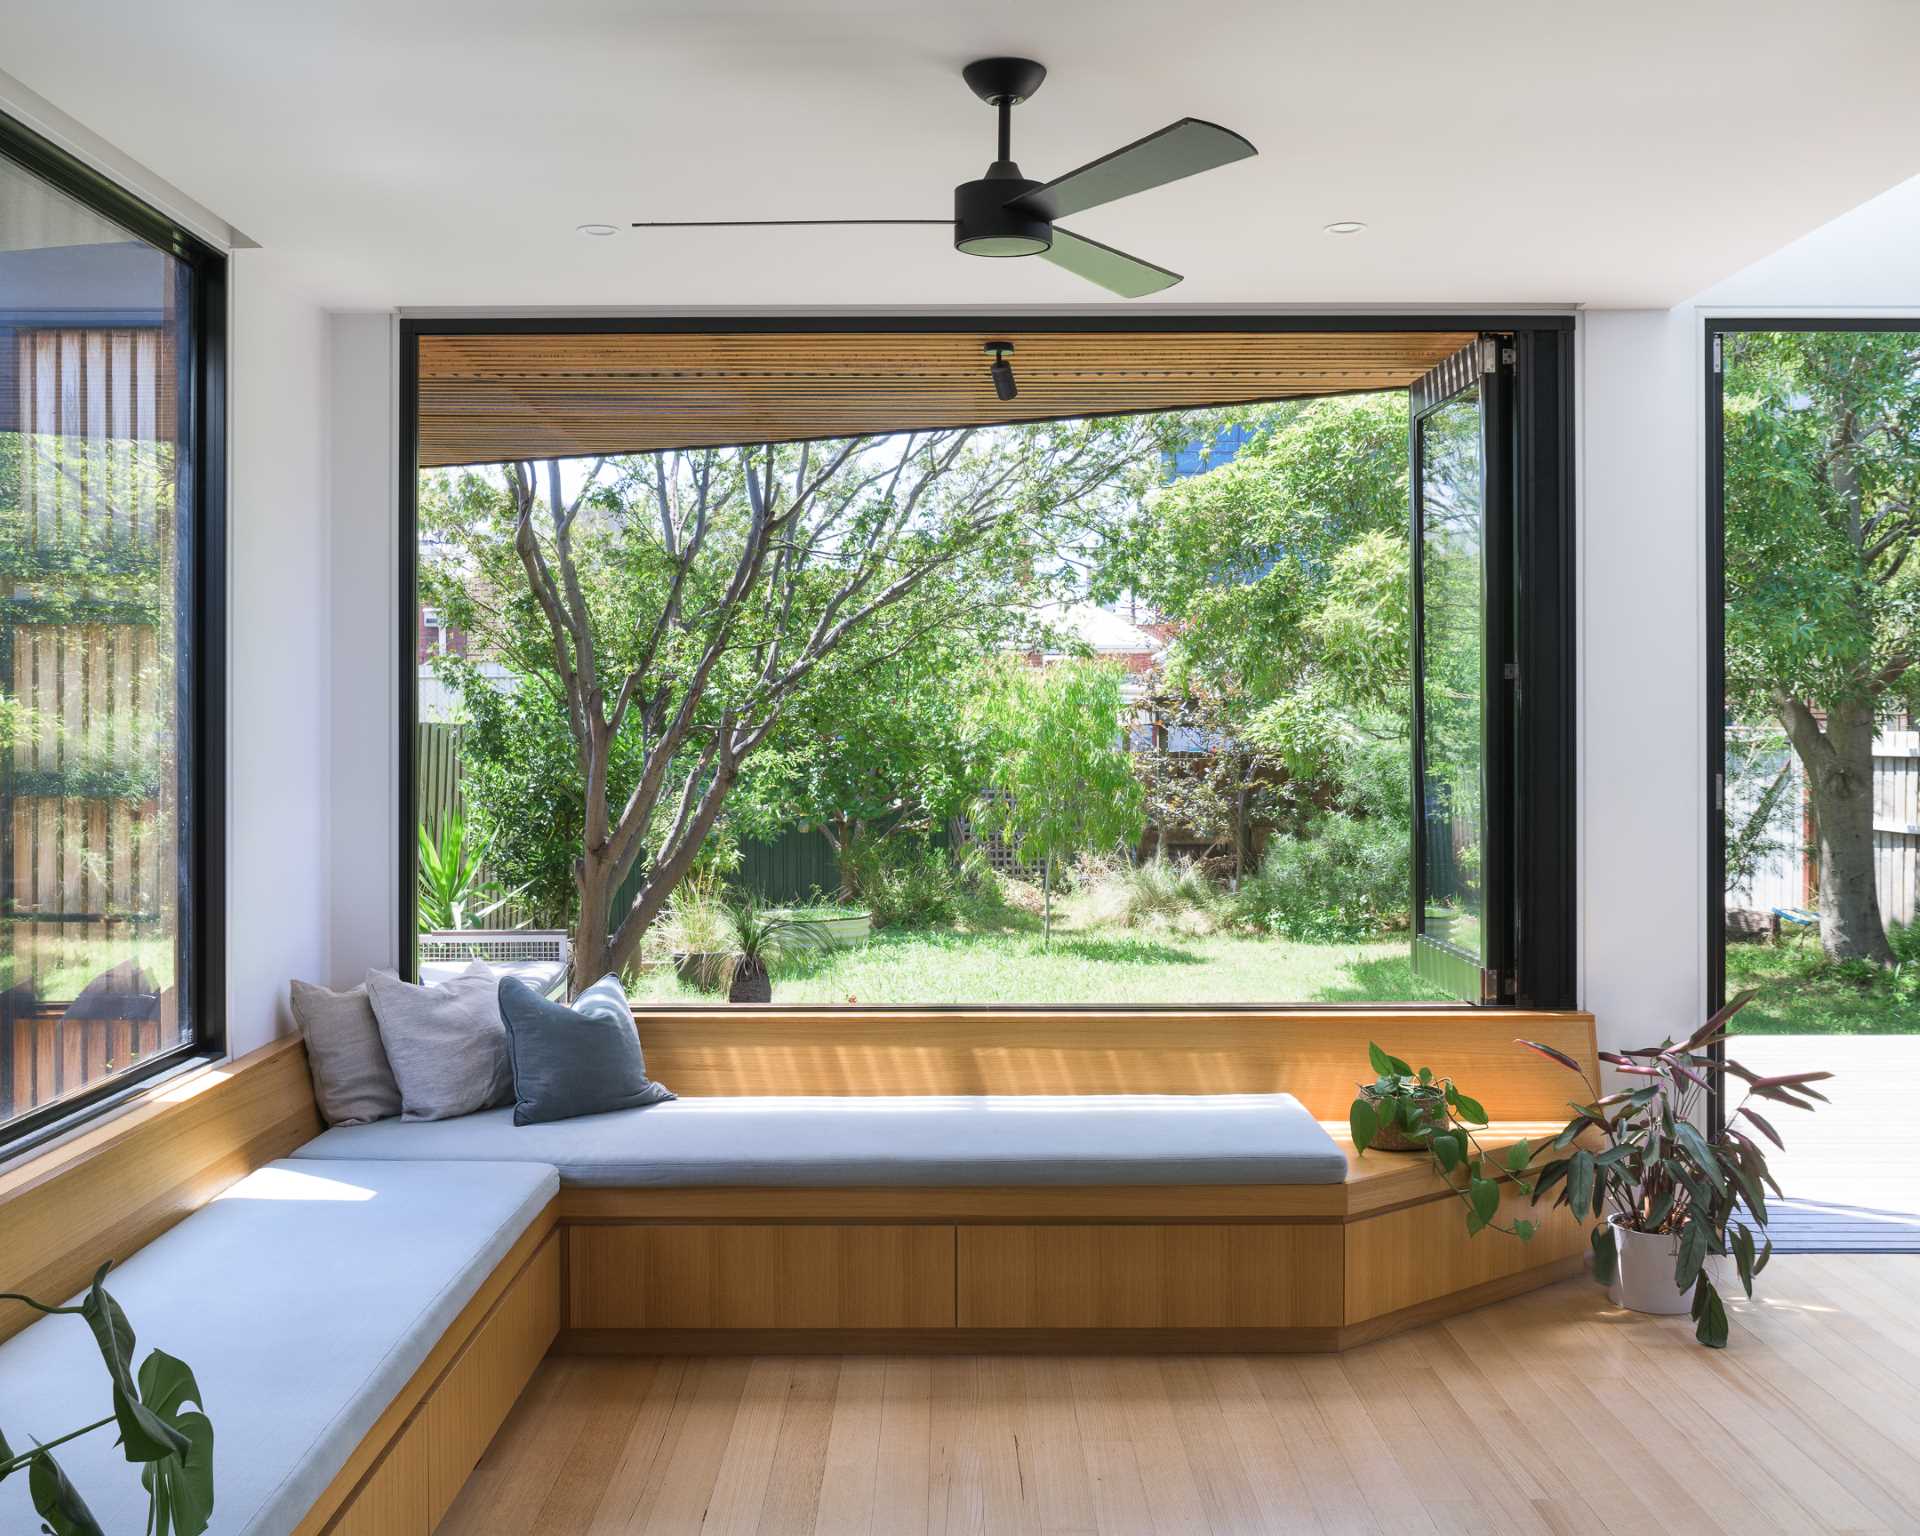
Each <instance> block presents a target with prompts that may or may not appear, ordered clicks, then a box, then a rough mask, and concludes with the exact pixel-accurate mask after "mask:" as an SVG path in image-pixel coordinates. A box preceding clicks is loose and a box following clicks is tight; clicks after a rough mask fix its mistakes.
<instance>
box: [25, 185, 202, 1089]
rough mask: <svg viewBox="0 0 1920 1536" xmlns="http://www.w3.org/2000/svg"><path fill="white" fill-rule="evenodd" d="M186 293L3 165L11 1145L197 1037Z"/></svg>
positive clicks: (161, 266)
mask: <svg viewBox="0 0 1920 1536" xmlns="http://www.w3.org/2000/svg"><path fill="white" fill-rule="evenodd" d="M181 272H182V267H181V264H180V263H178V262H176V261H175V260H174V259H173V258H172V257H170V256H168V255H166V254H164V253H163V252H161V251H159V250H157V249H155V248H154V247H152V246H150V245H147V244H146V243H144V242H143V241H140V240H138V239H136V238H134V237H133V236H132V235H130V234H129V233H128V232H127V231H125V230H123V229H121V228H119V227H118V226H117V225H114V224H112V223H110V222H109V221H107V220H105V219H103V218H101V217H99V216H98V215H97V214H94V213H93V212H91V211H90V210H88V209H86V208H84V207H83V206H81V205H80V204H79V203H76V202H74V201H72V200H71V199H69V198H67V197H65V196H64V195H62V194H61V193H59V192H57V191H55V190H54V189H52V188H51V187H49V186H48V185H46V184H45V183H44V182H42V181H41V180H40V179H39V178H37V177H35V176H33V175H31V174H30V173H28V172H27V171H25V170H24V169H22V168H21V167H19V166H17V165H15V164H13V163H12V162H10V161H7V160H3V159H0V608H3V611H0V1125H4V1124H5V1123H6V1122H8V1121H11V1120H13V1119H15V1118H17V1117H18V1116H20V1115H22V1114H25V1113H27V1112H29V1111H31V1110H34V1109H38V1108H41V1107H43V1106H45V1105H47V1104H50V1103H53V1102H55V1101H57V1100H59V1099H62V1098H64V1097H67V1096H69V1095H71V1094H74V1093H77V1092H79V1091H81V1090H83V1089H85V1088H88V1087H90V1086H92V1085H93V1084H95V1083H98V1082H100V1081H101V1080H102V1079H104V1078H106V1077H108V1076H111V1075H112V1074H114V1073H117V1072H122V1071H125V1070H126V1069H127V1068H128V1067H130V1066H132V1065H134V1064H135V1063H137V1062H139V1061H141V1060H143V1059H145V1058H147V1057H150V1056H152V1055H153V1054H155V1053H156V1052H159V1051H163V1050H167V1049H169V1048H171V1047H172V1046H175V1045H177V1044H179V1043H181V1042H182V1041H183V1040H185V1039H186V1038H187V1035H188V1030H189V1025H188V1022H187V1010H186V1009H185V1008H184V1007H183V1005H182V1000H181V997H180V994H179V991H178V988H177V985H176V982H177V978H178V976H179V974H180V968H179V963H178V959H179V943H180V938H181V910H180V903H179V899H178V892H179V874H180V867H181V866H180V860H179V857H178V837H179V829H180V825H181V810H182V807H181V804H180V785H181V783H182V772H183V768H184V764H183V763H182V761H181V755H180V741H181V738H182V732H181V730H180V724H181V722H180V720H179V719H178V717H177V713H176V700H177V695H176V664H177V661H178V658H179V654H180V647H181V644H182V637H181V636H180V634H179V632H178V629H177V626H176V623H175V620H176V617H177V613H178V609H177V601H178V593H179V590H180V588H179V572H180V569H181V558H182V554H183V551H182V548H181V541H180V538H179V534H178V530H177V528H176V523H175V507H176V501H175V497H176V491H177V488H178V484H179V474H180V454H179V451H178V443H177V432H178V429H179V419H178V402H179V391H178V389H177V378H178V361H179V359H180V357H181V356H182V342H183V338H184V316H183V314H182V303H181V298H180V295H181V294H182V293H183V292H184V291H185V288H184V284H183V283H182V281H181Z"/></svg>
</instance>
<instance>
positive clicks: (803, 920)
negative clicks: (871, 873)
mask: <svg viewBox="0 0 1920 1536" xmlns="http://www.w3.org/2000/svg"><path fill="white" fill-rule="evenodd" d="M774 916H776V917H787V916H789V914H787V913H785V912H776V913H775V914H774ZM790 920H791V921H792V923H793V925H794V926H795V927H796V928H800V927H805V928H813V929H818V930H819V932H820V934H821V936H822V937H824V938H827V939H831V940H832V941H833V942H834V943H835V944H858V943H859V942H860V941H861V940H862V939H864V938H867V937H868V936H869V935H870V934H872V932H873V914H872V913H871V912H843V913H835V914H834V915H833V916H832V917H792V918H791V919H790Z"/></svg>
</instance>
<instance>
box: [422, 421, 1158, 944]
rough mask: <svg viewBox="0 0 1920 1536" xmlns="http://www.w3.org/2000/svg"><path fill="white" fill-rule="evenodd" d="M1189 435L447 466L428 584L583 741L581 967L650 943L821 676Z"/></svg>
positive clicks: (868, 657) (936, 436)
mask: <svg viewBox="0 0 1920 1536" xmlns="http://www.w3.org/2000/svg"><path fill="white" fill-rule="evenodd" d="M1177 430H1179V429H1178V428H1177V427H1173V426H1171V425H1170V424H1169V420H1168V418H1157V417H1134V418H1111V419H1104V420H1099V421H1081V422H1065V423H1040V424H1034V425H1029V426H1019V427H1006V428H997V429H993V430H991V431H984V430H975V429H963V430H952V431H946V430H943V431H935V432H918V433H903V434H900V435H897V436H894V437H890V438H883V439H871V438H852V439H845V440H839V441H832V442H825V443H812V444H806V443H802V444H769V445H761V446H757V447H741V448H735V449H707V450H696V451H690V452H672V453H665V452H663V453H658V454H650V455H645V456H638V457H633V458H620V459H613V460H608V461H604V462H600V463H595V464H593V465H591V466H585V465H581V466H572V467H569V468H567V469H563V468H562V466H561V465H559V464H558V463H547V464H545V465H535V464H525V463H519V464H509V465H506V466H504V467H503V468H502V469H501V470H499V471H494V472H473V473H468V474H464V475H459V476H451V477H440V478H437V479H436V480H435V481H433V482H431V483H430V484H429V487H428V489H427V494H426V495H424V496H423V498H422V521H423V530H424V532H425V533H426V534H427V536H428V538H429V540H430V542H429V544H428V546H427V549H426V551H425V552H424V554H423V569H430V570H431V571H432V573H433V574H431V575H429V576H427V577H426V579H425V582H424V583H423V584H424V585H426V586H427V588H428V589H429V590H430V591H431V592H432V593H433V595H434V597H435V600H436V601H438V602H440V603H441V604H442V606H443V607H444V609H445V612H446V618H447V622H448V623H449V624H452V625H455V626H458V627H460V628H463V629H465V630H467V631H468V633H469V634H470V635H471V636H472V637H473V638H474V640H475V642H476V644H475V649H476V651H477V652H478V654H481V655H485V656H492V657H496V658H498V659H500V660H502V661H504V662H505V663H506V664H507V666H508V667H509V668H510V669H511V670H512V671H513V672H515V673H516V674H518V675H520V676H521V677H523V678H527V679H531V680H532V681H533V683H534V684H535V686H537V688H538V689H539V690H540V695H543V696H544V698H545V700H546V707H547V708H549V709H550V710H552V711H553V712H554V713H555V714H556V715H557V717H558V718H559V719H560V720H561V721H562V722H563V723H564V727H565V730H566V732H567V737H568V740H569V741H570V743H571V747H572V751H573V757H574V784H575V789H574V791H573V792H574V794H575V795H576V796H577V797H578V803H579V805H580V835H579V840H578V843H577V844H576V851H575V853H574V859H573V883H574V888H575V903H574V904H575V910H576V923H577V935H576V951H575V952H576V955H577V956H578V962H577V967H578V973H579V974H580V975H583V976H589V977H590V976H594V975H598V974H601V973H602V972H604V971H608V970H614V969H617V968H619V967H620V966H622V965H624V964H625V963H626V962H627V961H628V960H629V959H630V958H631V957H632V955H633V953H634V952H635V950H636V949H637V947H638V945H639V943H640V939H641V937H642V935H643V934H644V933H645V932H646V930H647V928H648V927H649V925H651V924H652V922H653V921H654V919H655V918H656V917H657V916H658V915H659V914H660V912H661V911H662V910H663V908H664V907H665V905H666V902H667V899H668V897H669V896H670V895H671V893H672V891H673V889H674V887H675V885H676V884H677V883H678V882H679V880H680V879H681V877H682V876H683V875H684V874H685V873H686V872H687V870H688V869H689V867H690V866H691V865H692V863H693V861H694V859H695V857H696V856H697V854H698V853H699V850H700V847H701V845H702V843H703V842H704V841H705V840H706V838H707V836H708V834H709V833H710V832H711V831H712V829H713V827H714V825H715V823H716V822H717V820H718V819H719V817H720V815H721V812H722V810H723V808H724V807H725V806H726V805H727V803H728V800H729V798H730V796H732V794H733V792H734V790H735V787H736V785H737V784H738V783H739V782H740V780H741V777H742V774H743V771H744V770H745V768H746V765H747V763H748V761H749V760H750V759H751V758H752V757H753V756H754V755H755V754H756V753H758V752H759V751H761V749H762V748H763V747H764V746H765V745H767V744H768V743H769V741H770V739H771V738H772V737H773V736H774V734H775V732H776V731H777V730H778V729H779V728H780V726H781V725H782V723H783V722H784V721H786V720H787V719H788V718H789V716H790V714H791V713H792V712H794V711H795V710H797V709H799V708H800V707H801V706H802V705H803V703H804V701H805V699H806V698H807V696H808V695H810V694H813V693H815V691H816V690H818V691H821V692H824V693H835V692H838V693H839V694H841V695H842V696H843V697H844V696H847V695H848V694H849V693H850V692H851V691H852V690H856V689H859V688H861V687H863V686H868V685H870V684H871V682H872V680H873V679H875V678H878V677H880V676H882V675H883V674H884V673H885V671H886V669H887V668H889V667H891V666H893V665H895V664H896V663H897V662H898V660H899V658H901V657H903V656H905V655H907V654H909V653H912V652H914V651H915V650H916V648H917V647H918V646H919V645H920V644H921V643H922V642H923V640H924V639H925V637H926V636H927V635H928V634H930V633H934V632H940V631H947V632H952V631H955V630H964V629H966V628H967V627H968V626H969V625H970V624H972V623H973V622H974V621H975V620H977V619H978V617H979V610H978V609H977V608H975V609H971V610H968V609H965V608H963V609H961V610H960V611H957V612H956V611H955V609H954V607H953V598H954V595H955V593H956V592H973V593H983V592H987V591H989V590H991V584H990V583H987V582H984V581H981V580H979V579H978V578H977V573H979V572H993V573H999V574H1000V576H1001V578H1002V580H1003V581H1007V580H1017V579H1020V578H1021V577H1022V576H1023V575H1025V576H1033V573H1035V572H1036V571H1039V570H1041V565H1040V562H1039V560H1038V558H1037V555H1036V552H1037V551H1049V550H1051V548H1052V547H1053V543H1054V541H1055V536H1056V535H1055V531H1056V529H1057V528H1058V527H1059V526H1060V525H1061V524H1062V523H1063V522H1064V521H1066V520H1068V519H1080V518H1086V517H1089V516H1091V515H1092V508H1093V507H1094V506H1095V504H1098V503H1104V502H1105V501H1108V500H1111V499H1113V498H1115V497H1124V496H1126V495H1129V494H1132V493H1133V492H1134V491H1135V490H1136V488H1137V487H1138V486H1139V485H1140V484H1141V483H1143V481H1144V479H1145V477H1146V476H1147V475H1148V474H1149V473H1150V472H1151V470H1152V467H1153V466H1154V465H1155V464H1157V462H1158V458H1159V454H1160V453H1161V451H1162V449H1163V448H1164V446H1165V444H1166V441H1167V437H1168V434H1169V432H1170V431H1177ZM969 573H974V574H969ZM1033 579H1036V580H1038V579H1044V578H1043V577H1033ZM998 600H999V601H1001V602H1004V601H1005V597H1004V586H1003V587H1002V589H1001V596H1000V598H999V599H998ZM540 695H528V697H529V698H533V697H538V696H540ZM623 754H631V756H627V757H624V758H623ZM623 763H624V764H627V765H637V771H636V772H635V776H634V778H633V781H632V783H631V786H630V787H623V786H622V784H621V783H620V775H621V772H622V767H623ZM554 804H555V803H554V802H551V801H536V802H533V803H532V804H531V805H530V807H529V810H530V812H531V814H533V815H535V816H546V815H551V814H553V809H554ZM636 867H638V868H641V869H643V870H644V875H643V876H642V877H641V878H640V880H639V884H638V888H637V890H635V891H634V893H633V895H632V897H631V899H630V900H629V901H626V902H625V903H624V904H623V905H622V906H621V908H620V909H619V910H615V907H614V896H615V893H616V892H617V891H619V890H620V889H621V888H622V884H623V882H624V881H625V880H626V878H627V876H628V875H629V874H630V873H631V872H632V871H633V870H634V869H635V868H636ZM516 873H518V871H516Z"/></svg>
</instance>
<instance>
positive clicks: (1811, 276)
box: [1579, 179, 1920, 1045]
mask: <svg viewBox="0 0 1920 1536" xmlns="http://www.w3.org/2000/svg"><path fill="white" fill-rule="evenodd" d="M1916 250H1920V179H1915V180H1914V181H1910V182H1907V183H1905V184H1903V185H1902V186H1899V187H1896V188H1894V189H1893V190H1892V191H1889V192H1887V193H1884V194H1883V195H1881V196H1880V197H1877V198H1874V199H1873V200H1871V201H1870V202H1867V203H1864V204H1862V205H1861V206H1860V207H1858V208H1856V209H1854V210H1853V211H1852V212H1850V213H1847V214H1843V215H1842V216H1841V217H1840V218H1838V219H1835V220H1834V221H1833V222H1831V223H1829V224H1827V225H1824V226H1823V227H1821V228H1820V229H1817V230H1814V231H1813V232H1812V233H1810V234H1808V235H1805V236H1803V237H1802V238H1800V239H1799V240H1796V241H1794V242H1793V243H1792V244H1790V245H1787V246H1785V247H1783V248H1782V249H1781V250H1779V251H1777V252H1775V253H1774V254H1773V255H1771V256H1769V257H1767V258H1765V259H1764V260H1762V261H1759V262H1756V263H1755V264H1754V265H1753V266H1751V267H1749V268H1747V269H1746V270H1745V271H1742V272H1738V273H1735V274H1734V275H1733V276H1731V277H1729V278H1727V279H1725V280H1724V281H1722V282H1720V283H1718V284H1716V285H1715V286H1714V287H1712V288H1710V289H1708V290H1707V291H1706V292H1705V293H1702V294H1700V295H1699V296H1698V298H1697V299H1696V301H1695V302H1694V303H1692V304H1689V305H1684V306H1682V307H1680V308H1678V309H1674V310H1671V311H1666V312H1648V311H1607V310H1590V311H1588V312H1587V313H1585V314H1584V315H1583V316H1582V319H1581V332H1582V335H1581V340H1582V351H1581V367H1580V379H1581V391H1582V401H1581V416H1580V424H1579V435H1580V453H1581V460H1582V495H1581V505H1580V537H1581V543H1580V561H1581V572H1580V589H1581V594H1582V613H1581V623H1580V629H1581V671H1582V676H1581V688H1582V693H1581V700H1582V704H1581V722H1580V724H1581V732H1580V734H1581V757H1582V761H1581V819H1580V828H1581V833H1580V837H1581V849H1580V854H1581V874H1580V905H1581V913H1580V921H1581V936H1582V987H1581V997H1582V1001H1583V1003H1584V1004H1585V1006H1586V1007H1588V1008H1590V1009H1592V1010H1593V1012H1594V1013H1595V1015H1596V1016H1597V1017H1598V1020H1599V1032H1600V1038H1601V1043H1602V1045H1607V1044H1613V1045H1621V1044H1626V1045H1632V1044H1639V1043H1643V1042H1644V1041H1645V1040H1648V1039H1658V1038H1659V1037H1660V1036H1661V1035H1663V1034H1666V1033H1669V1032H1677V1030H1678V1029H1679V1027H1680V1026H1682V1025H1684V1024H1685V1023H1687V1021H1688V1020H1689V1019H1690V1018H1693V1017H1695V1016H1696V1015H1697V1013H1698V1011H1699V1010H1700V1009H1701V1008H1702V1007H1704V1004H1705V1000H1706V986H1707V975H1706V941H1707V927H1706V925H1707V921H1708V918H1707V909H1708V899H1709V897H1710V895H1711V894H1712V893H1711V892H1710V890H1709V888H1708V885H1707V879H1706V868H1705V864H1706V836H1707V816H1708V814H1709V812H1708V808H1707V800H1706V791H1705V780H1706V740H1705V728H1706V726H1705V722H1706V574H1705V572H1706V567H1705V558H1706V537H1705V529H1706V492H1705V472H1704V467H1705V448H1706V444H1705V397H1704V375H1705V366H1706V360H1705V325H1704V321H1705V320H1706V318H1707V317H1709V316H1713V315H1775V316H1780V317H1783V318H1784V317H1787V316H1795V315H1798V316H1808V317H1817V316H1821V315H1835V314H1847V315H1868V316H1885V317H1886V318H1888V319H1889V320H1890V321H1891V320H1895V319H1897V318H1898V317H1900V316H1902V315H1907V316H1912V315H1916V314H1920V265H1916V263H1915V261H1914V252H1915V251H1916Z"/></svg>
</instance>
